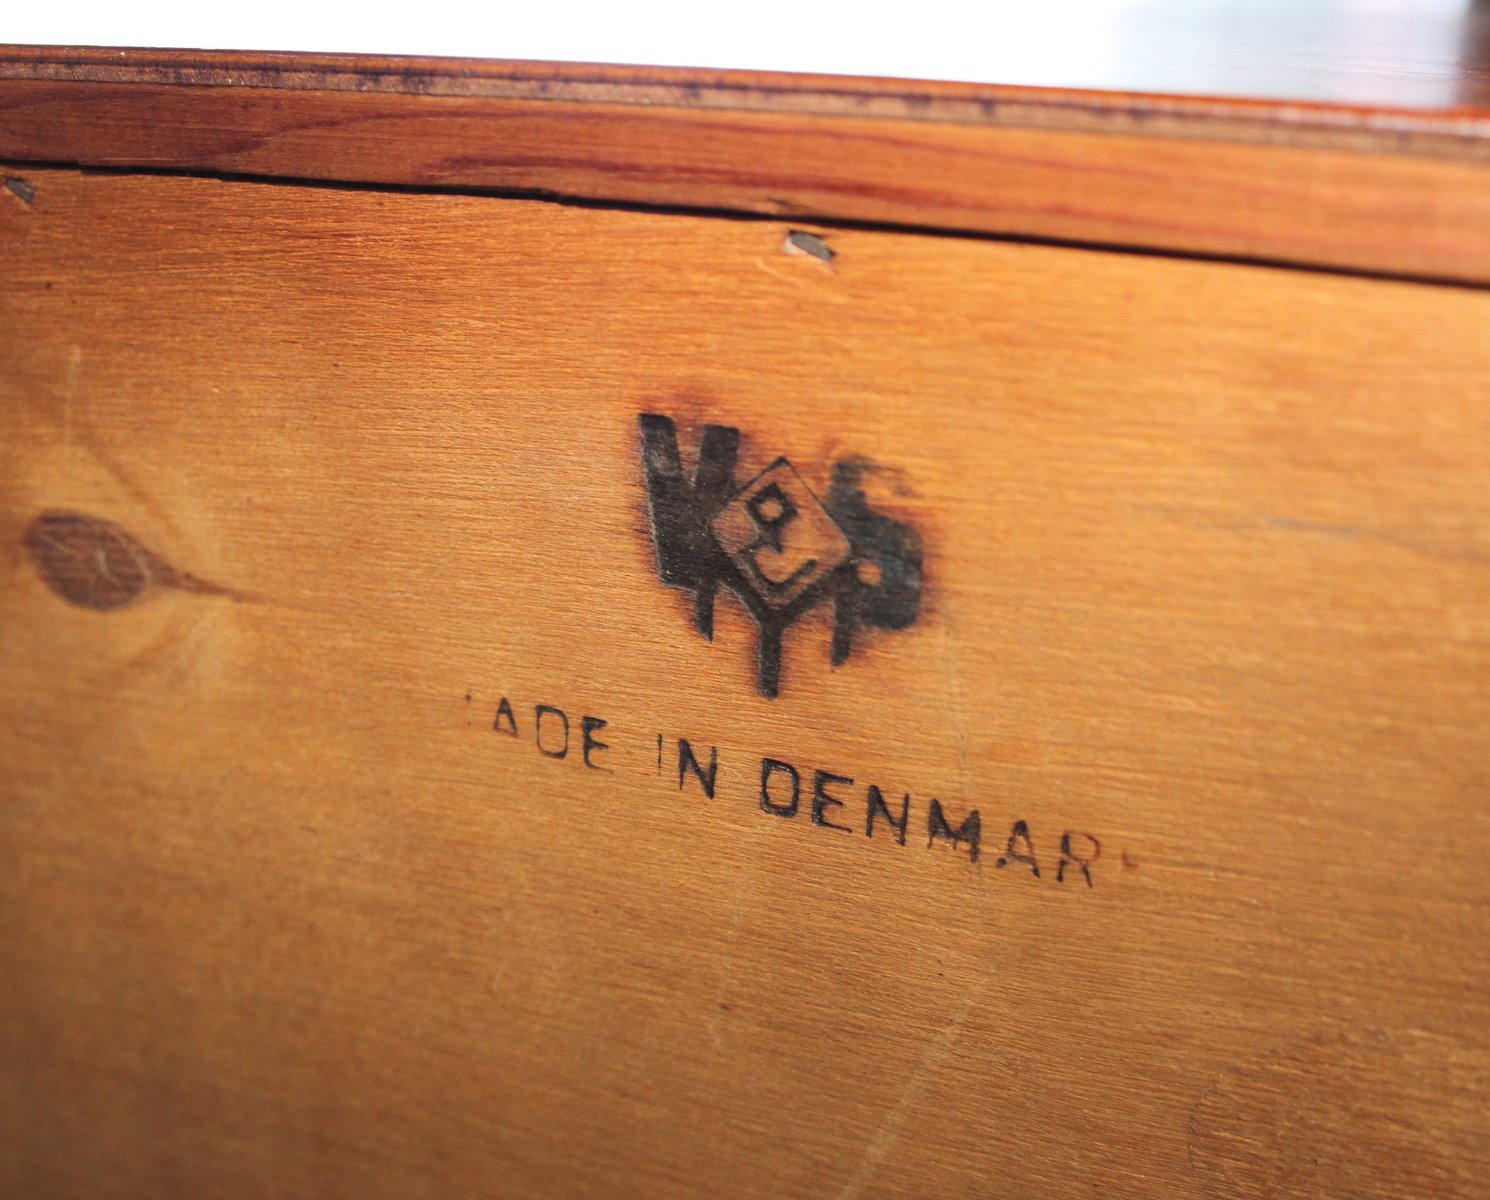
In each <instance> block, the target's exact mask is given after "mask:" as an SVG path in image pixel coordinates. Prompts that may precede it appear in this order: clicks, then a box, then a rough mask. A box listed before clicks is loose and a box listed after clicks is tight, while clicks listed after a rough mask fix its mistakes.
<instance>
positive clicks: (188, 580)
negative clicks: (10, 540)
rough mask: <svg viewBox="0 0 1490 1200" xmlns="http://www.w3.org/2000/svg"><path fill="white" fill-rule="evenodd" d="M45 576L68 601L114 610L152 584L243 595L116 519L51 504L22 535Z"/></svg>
mask: <svg viewBox="0 0 1490 1200" xmlns="http://www.w3.org/2000/svg"><path fill="white" fill-rule="evenodd" d="M22 540H23V541H24V543H25V546H26V550H27V551H28V552H29V553H30V555H31V558H32V561H34V562H35V563H36V569H37V571H38V572H39V573H40V575H41V578H42V582H43V583H45V584H46V585H47V587H49V588H51V589H52V591H53V592H55V593H56V594H57V595H58V596H60V597H62V599H64V600H66V601H67V602H68V603H69V604H76V605H78V606H79V607H80V608H91V609H92V610H93V611H95V612H114V611H115V610H116V609H121V608H126V607H128V606H129V605H131V604H133V603H134V602H135V601H136V600H139V599H140V598H141V597H143V596H144V595H145V594H146V593H147V592H149V591H150V589H151V588H153V587H167V588H175V589H177V590H178V591H183V592H193V593H196V594H197V595H202V596H228V597H231V598H233V599H235V600H236V599H242V597H241V596H240V595H239V594H238V593H236V592H234V591H233V590H232V589H230V588H225V587H219V586H218V585H217V584H215V583H208V582H207V581H206V580H203V579H198V578H197V577H196V576H195V575H189V574H187V573H186V572H185V571H178V570H177V569H176V568H175V567H173V566H171V564H170V563H168V562H166V560H165V559H163V558H161V557H160V555H158V554H156V553H155V552H154V551H152V550H150V549H149V548H147V547H146V546H145V545H143V544H142V543H141V542H140V541H139V540H138V539H137V538H135V537H134V536H133V535H131V534H129V533H127V532H125V531H124V530H123V529H121V528H120V527H119V526H118V525H115V524H114V522H112V521H106V520H104V519H103V518H102V517H90V516H88V515H87V514H86V513H79V512H69V511H67V510H64V509H50V510H48V511H47V512H44V513H42V514H41V515H40V516H38V517H37V518H36V519H35V520H33V521H32V522H31V524H30V525H28V526H27V527H26V533H25V536H24V538H23V539H22Z"/></svg>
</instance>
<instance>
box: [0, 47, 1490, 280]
mask: <svg viewBox="0 0 1490 1200" xmlns="http://www.w3.org/2000/svg"><path fill="white" fill-rule="evenodd" d="M0 158H4V159H7V160H10V161H15V162H43V163H59V164H70V165H81V166H96V167H116V168H142V169H156V170H159V169H166V170H185V171H198V172H213V173H222V174H234V175H259V176H276V177H283V178H288V179H303V180H317V181H332V182H343V183H365V184H379V185H400V186H411V187H430V188H435V187H439V188H477V189H492V190H508V191H522V192H532V193H543V194H548V195H556V196H564V197H573V198H577V199H584V200H592V201H599V202H610V203H622V204H625V203H638V204H649V205H660V206H667V207H690V208H709V209H714V210H724V211H737V212H741V213H751V214H760V215H769V216H777V217H788V218H799V219H804V220H821V221H851V222H871V223H880V224H887V225H895V226H901V227H915V228H923V229H935V230H945V231H951V232H958V233H969V234H983V235H994V236H1001V237H1014V238H1032V239H1046V240H1056V241H1069V242H1075V243H1081V244H1089V245H1090V244H1096V245H1102V246H1112V247H1118V248H1125V249H1138V250H1146V251H1159V252H1167V253H1180V254H1200V255H1210V256H1217V257H1224V258H1241V259H1248V260H1257V261H1267V262H1278V263H1284V264H1289V265H1296V266H1306V267H1314V268H1323V269H1331V270H1349V271H1361V272H1366V273H1373V274H1383V275H1395V276H1408V277H1415V278H1426V279H1442V280H1445V281H1451V282H1459V283H1474V284H1483V283H1486V282H1490V237H1487V236H1486V233H1485V231H1486V230H1487V229H1490V188H1487V187H1486V183H1487V181H1490V121H1487V119H1486V117H1485V115H1484V114H1483V113H1480V112H1478V111H1477V110H1446V111H1442V112H1431V111H1413V110H1385V109H1365V108H1350V107H1344V106H1324V105H1299V104H1275V103H1266V102H1258V101H1224V100H1203V99H1190V98H1184V97H1156V96H1139V95H1126V94H1117V93H1099V92H1090V93H1086V92H1076V91H1060V90H1054V89H1051V90H1046V89H1038V88H998V87H975V86H970V85H957V84H920V83H915V84H906V83H900V82H892V81H875V80H852V79H830V78H827V77H816V76H802V77H794V76H782V75H759V76H756V75H752V74H750V73H744V72H687V71H678V70H665V69H647V70H638V69H631V68H610V67H593V66H573V65H571V66H554V65H548V64H531V63H529V64H522V63H478V62H471V61H466V60H431V59H366V58H356V57H350V56H346V57H342V56H298V55H247V56H241V55H226V54H209V53H199V52H165V51H152V52H137V51H118V50H115V51H104V50H86V51H78V50H68V51H55V50H46V49H26V48H10V49H7V50H0Z"/></svg>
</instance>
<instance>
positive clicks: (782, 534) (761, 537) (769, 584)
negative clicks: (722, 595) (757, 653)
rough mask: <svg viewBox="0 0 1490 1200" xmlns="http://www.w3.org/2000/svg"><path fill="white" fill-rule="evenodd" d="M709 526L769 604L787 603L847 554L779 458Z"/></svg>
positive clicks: (824, 513)
mask: <svg viewBox="0 0 1490 1200" xmlns="http://www.w3.org/2000/svg"><path fill="white" fill-rule="evenodd" d="M709 529H710V531H711V532H712V533H713V535H714V540H715V541H716V542H718V544H719V547H720V549H722V550H723V551H724V552H725V554H727V555H728V556H729V558H730V561H731V562H732V563H734V565H735V567H736V568H737V569H738V570H739V572H740V574H741V575H742V576H743V577H744V578H745V580H746V581H747V582H748V583H749V585H750V587H751V590H752V591H754V592H755V594H756V595H758V596H759V597H760V598H761V599H762V600H764V601H765V602H766V603H767V604H769V605H770V606H771V607H772V608H785V607H787V606H788V605H790V604H791V603H793V602H794V601H795V600H797V599H798V598H800V597H801V596H802V595H803V594H805V593H806V592H807V591H808V590H810V589H811V588H812V587H813V586H814V585H816V584H817V583H819V582H820V581H821V580H822V579H823V578H825V577H826V576H827V575H830V574H831V573H832V572H833V571H835V570H837V569H838V568H839V567H840V566H842V565H843V564H844V563H845V562H847V561H848V558H849V555H850V554H851V553H852V550H851V548H850V546H849V542H848V538H847V537H845V536H844V533H843V530H842V529H840V528H839V527H838V523H837V522H836V521H834V520H833V518H832V517H830V516H829V515H828V510H827V509H825V508H824V507H823V506H822V503H821V502H820V501H819V500H818V498H817V497H816V496H814V495H813V494H812V489H811V488H809V487H808V486H807V485H806V484H805V483H804V482H803V481H802V477H801V476H800V475H798V474H797V472H796V470H795V469H794V468H793V467H792V465H791V463H789V462H787V460H786V459H784V458H778V459H777V460H776V461H775V462H774V463H772V464H771V465H770V466H769V467H767V468H766V469H765V470H764V471H762V472H761V473H760V474H759V475H757V476H756V477H755V478H754V479H752V480H751V481H750V482H749V483H747V484H746V485H745V486H744V487H743V488H741V489H740V490H739V491H738V492H736V493H735V494H734V495H733V496H731V497H730V498H729V499H728V500H727V501H725V503H724V506H723V507H722V508H720V510H719V511H718V512H717V513H715V514H714V518H713V520H711V521H710V522H709Z"/></svg>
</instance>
